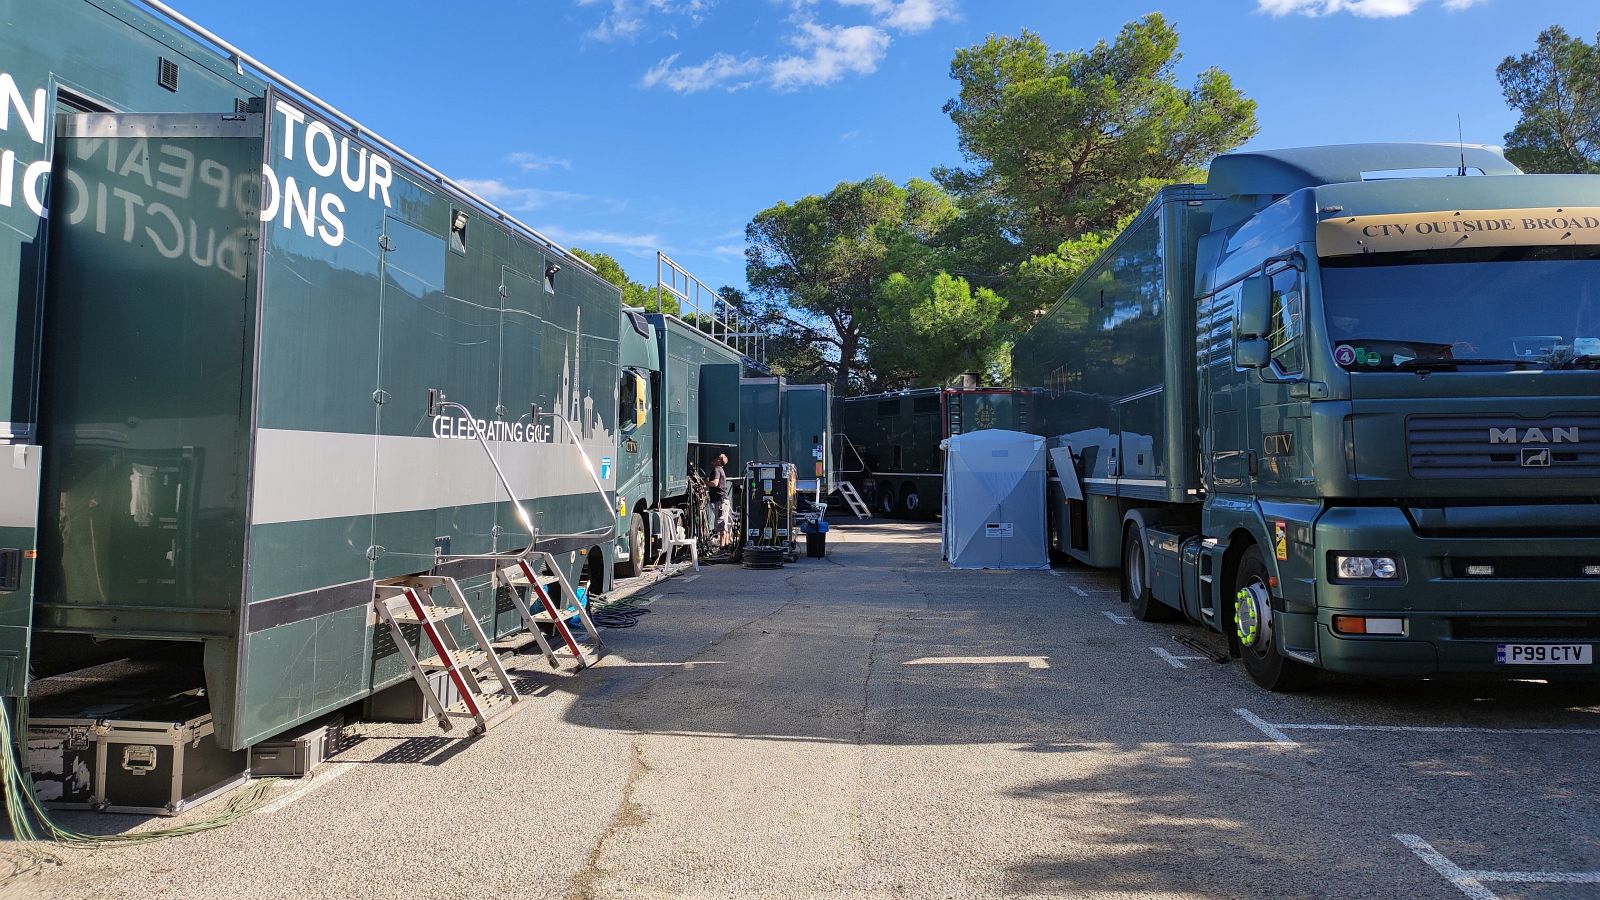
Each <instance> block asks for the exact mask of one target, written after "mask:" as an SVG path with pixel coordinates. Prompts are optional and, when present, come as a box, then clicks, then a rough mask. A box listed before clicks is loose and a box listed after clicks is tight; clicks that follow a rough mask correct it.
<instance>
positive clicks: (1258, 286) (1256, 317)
mask: <svg viewBox="0 0 1600 900" xmlns="http://www.w3.org/2000/svg"><path fill="white" fill-rule="evenodd" d="M1271 330H1272V281H1271V280H1270V279H1268V278H1267V276H1265V275H1252V276H1250V277H1249V278H1246V279H1245V280H1244V284H1243V285H1241V286H1240V289H1239V316H1238V318H1236V319H1235V320H1234V325H1233V331H1234V334H1237V335H1238V336H1239V337H1241V338H1253V337H1261V336H1262V335H1264V334H1266V333H1267V332H1268V331H1271Z"/></svg>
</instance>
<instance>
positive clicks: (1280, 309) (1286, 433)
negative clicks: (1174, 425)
mask: <svg viewBox="0 0 1600 900" xmlns="http://www.w3.org/2000/svg"><path fill="white" fill-rule="evenodd" d="M1267 278H1268V280H1269V281H1270V283H1271V294H1272V325H1271V331H1270V332H1269V333H1268V334H1267V345H1268V347H1269V348H1270V349H1271V354H1272V357H1271V362H1270V363H1269V364H1268V365H1267V367H1266V368H1264V369H1258V370H1255V371H1254V372H1253V373H1251V375H1252V377H1250V378H1249V382H1250V390H1249V406H1248V409H1249V413H1248V414H1247V415H1245V416H1244V417H1243V421H1244V422H1245V424H1246V429H1247V432H1248V433H1247V435H1246V438H1247V444H1246V446H1247V447H1248V448H1249V449H1250V450H1252V451H1254V460H1253V462H1254V466H1253V467H1252V468H1251V471H1250V476H1251V490H1252V491H1253V492H1254V493H1256V494H1259V495H1263V496H1268V497H1272V496H1290V495H1294V494H1296V493H1298V492H1299V489H1300V486H1301V484H1302V483H1303V482H1304V480H1305V479H1307V478H1309V477H1310V476H1311V475H1312V472H1311V471H1310V466H1309V465H1308V464H1306V463H1304V462H1303V461H1302V460H1303V452H1304V446H1305V445H1304V442H1305V440H1306V439H1308V438H1309V433H1308V430H1309V422H1310V420H1309V418H1308V416H1309V415H1310V410H1309V407H1308V404H1309V400H1308V398H1307V392H1306V391H1305V390H1304V389H1303V387H1304V380H1305V327H1304V312H1303V311H1304V301H1303V294H1304V291H1302V289H1301V285H1302V283H1303V278H1302V276H1301V273H1300V271H1299V270H1298V269H1295V268H1292V267H1289V266H1280V267H1278V268H1276V269H1271V270H1268V272H1267Z"/></svg>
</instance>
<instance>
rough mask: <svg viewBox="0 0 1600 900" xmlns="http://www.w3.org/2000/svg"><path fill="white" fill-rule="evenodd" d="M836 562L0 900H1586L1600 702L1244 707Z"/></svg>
mask: <svg viewBox="0 0 1600 900" xmlns="http://www.w3.org/2000/svg"><path fill="white" fill-rule="evenodd" d="M829 549H830V555H829V557H828V558H827V559H824V560H814V559H802V560H800V561H799V562H798V563H792V564H790V565H788V566H785V567H784V568H782V569H778V570H769V571H758V570H747V569H741V568H738V567H734V566H726V565H724V566H708V567H705V568H704V569H703V570H702V572H701V573H700V574H699V575H698V576H694V575H688V576H682V577H677V578H673V579H670V580H667V581H665V582H662V583H660V584H657V585H655V586H653V587H651V588H648V589H647V590H645V592H644V594H643V596H644V597H645V598H647V602H648V603H649V608H650V609H651V610H652V612H651V613H650V614H649V615H646V616H644V617H643V618H642V619H641V620H640V622H639V624H638V626H637V627H635V628H632V629H627V630H618V631H610V632H607V634H606V637H607V639H608V640H609V641H610V644H611V653H610V655H609V656H608V657H607V659H606V660H605V661H604V662H602V663H601V664H600V665H599V666H597V667H595V668H593V669H590V670H588V671H585V672H582V673H578V674H576V675H573V674H569V673H552V672H551V671H550V670H549V668H548V667H547V666H545V665H544V663H543V662H542V661H540V660H534V659H530V658H525V657H519V658H518V659H517V660H516V665H517V674H518V675H519V677H520V678H521V679H522V683H523V684H524V686H525V687H526V688H528V689H530V690H531V692H532V694H533V696H532V698H531V699H530V700H529V701H528V702H527V703H526V704H525V705H526V707H527V708H526V709H524V710H522V711H520V712H519V713H517V714H516V715H514V716H512V717H511V718H510V719H508V720H506V721H505V722H504V723H502V724H500V725H499V726H497V727H496V728H495V729H493V730H491V731H490V732H489V733H488V734H487V735H484V736H482V737H480V738H477V739H473V740H466V741H463V740H457V739H452V738H447V737H444V736H441V735H440V733H439V732H438V731H437V729H436V728H434V727H433V726H432V725H431V723H430V724H425V725H414V726H406V725H367V726H363V727H362V728H361V739H360V740H359V741H358V742H357V743H355V745H354V746H352V747H351V748H350V749H348V750H346V751H345V752H343V753H341V754H340V755H339V756H337V757H336V758H335V759H334V760H333V761H331V762H329V763H328V764H326V765H325V766H324V767H323V768H322V769H321V770H320V771H319V772H318V774H317V776H316V777H314V778H312V779H309V780H306V781H304V782H288V781H285V782H282V783H279V784H278V785H275V786H274V791H275V797H274V800H273V801H272V802H270V803H269V804H267V805H266V806H264V807H262V808H261V809H259V810H258V811H256V812H253V813H251V814H249V815H248V816H246V817H245V818H244V819H243V820H242V821H240V822H238V823H236V824H234V825H232V826H229V827H227V828H223V829H220V830H216V831H211V832H206V833H203V834H197V835H191V836H185V837H179V838H173V839H170V840H163V841H159V842H155V843H150V844H144V845H137V846H127V847H110V848H105V849H100V850H95V851H80V850H65V851H59V852H58V855H59V856H60V857H61V859H62V863H61V864H60V865H52V866H49V867H47V868H46V869H45V870H43V871H42V873H38V874H33V875H29V876H25V877H23V878H19V879H13V880H12V881H11V882H9V883H7V884H5V885H4V886H3V887H0V893H4V894H5V895H6V896H20V897H50V898H60V900H69V898H107V900H110V898H122V897H127V898H140V900H147V898H151V897H182V898H188V897H229V898H254V897H272V898H277V897H295V898H307V900H309V898H322V897H328V898H340V900H346V898H363V897H384V898H389V897H398V898H406V900H426V898H458V897H528V896H548V897H566V898H573V900H588V898H653V897H707V898H741V897H757V896H759V897H829V898H835V897H837V898H889V897H915V898H921V897H959V898H966V897H1299V896H1304V897H1397V896H1404V897H1407V898H1419V900H1420V898H1458V897H1462V896H1468V897H1475V898H1478V900H1485V898H1491V897H1497V896H1498V897H1504V898H1512V897H1529V898H1557V897H1597V896H1600V767H1597V765H1596V763H1595V760H1596V759H1597V756H1600V754H1597V750H1600V690H1597V689H1594V688H1572V687H1561V686H1552V685H1548V684H1543V683H1530V682H1477V683H1442V684H1440V683H1432V682H1392V681H1390V682H1385V681H1363V680H1357V679H1324V682H1323V684H1322V685H1321V686H1320V687H1319V688H1318V690H1316V691H1314V692H1312V693H1307V694H1298V695H1274V694H1268V693H1266V692H1264V691H1262V690H1260V689H1259V688H1257V687H1255V686H1254V685H1253V684H1252V683H1251V682H1250V681H1249V679H1248V678H1247V677H1246V676H1245V674H1244V671H1243V668H1242V666H1240V665H1239V664H1237V663H1217V662H1214V661H1212V660H1211V659H1210V658H1208V657H1207V655H1206V654H1205V653H1204V652H1202V649H1197V648H1196V646H1194V642H1199V647H1201V648H1205V647H1213V646H1214V647H1220V646H1221V639H1220V637H1218V636H1213V635H1208V633H1207V632H1205V631H1204V630H1202V629H1200V628H1198V627H1196V626H1192V625H1183V624H1162V625H1150V624H1145V623H1141V622H1138V621H1135V620H1132V619H1130V618H1128V610H1127V607H1126V606H1124V605H1122V604H1121V603H1120V602H1118V598H1117V595H1116V591H1115V579H1114V577H1113V576H1112V575H1110V574H1108V573H1104V572H1098V571H1093V570H1088V569H1084V568H1075V567H1072V568H1065V569H1057V570H1055V571H1051V572H1044V571H1039V572H988V571H951V570H949V569H948V567H946V566H945V564H943V563H942V562H941V561H940V559H939V546H938V529H937V526H936V525H934V526H930V525H918V524H911V523H872V524H864V525H839V526H836V527H835V530H834V531H833V532H832V533H831V534H830V542H829ZM1180 637H1181V638H1187V639H1189V641H1190V643H1183V642H1180V641H1179V640H1178V638H1180ZM218 805H219V804H218V803H213V804H209V805H207V806H205V807H202V808H200V809H199V810H197V811H195V812H193V813H190V814H188V815H186V816H185V817H182V818H180V819H179V820H178V821H179V822H180V823H181V822H183V821H190V820H193V819H200V818H205V817H207V816H208V815H210V814H214V813H215V812H216V807H217V806H218ZM62 818H63V819H65V820H67V823H68V824H70V825H72V826H73V827H78V828H97V829H100V830H110V831H116V830H124V829H128V828H151V827H165V826H169V825H171V824H173V821H172V820H148V819H139V818H136V817H128V816H111V815H95V814H73V815H70V816H67V815H63V816H62Z"/></svg>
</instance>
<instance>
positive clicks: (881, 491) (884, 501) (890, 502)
mask: <svg viewBox="0 0 1600 900" xmlns="http://www.w3.org/2000/svg"><path fill="white" fill-rule="evenodd" d="M895 511H896V506H895V502H894V488H891V487H888V486H884V487H881V488H878V514H879V515H881V516H887V517H889V518H894V514H895Z"/></svg>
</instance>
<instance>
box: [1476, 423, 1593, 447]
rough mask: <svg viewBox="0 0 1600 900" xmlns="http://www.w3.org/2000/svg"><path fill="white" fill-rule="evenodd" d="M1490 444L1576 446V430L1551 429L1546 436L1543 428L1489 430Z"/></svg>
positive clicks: (1573, 428) (1575, 428) (1574, 428)
mask: <svg viewBox="0 0 1600 900" xmlns="http://www.w3.org/2000/svg"><path fill="white" fill-rule="evenodd" d="M1489 443H1491V444H1576V443H1578V429H1577V427H1576V426H1574V427H1572V428H1551V429H1550V433H1549V434H1548V435H1546V434H1545V429H1543V428H1523V429H1520V430H1519V429H1517V428H1490V429H1489Z"/></svg>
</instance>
